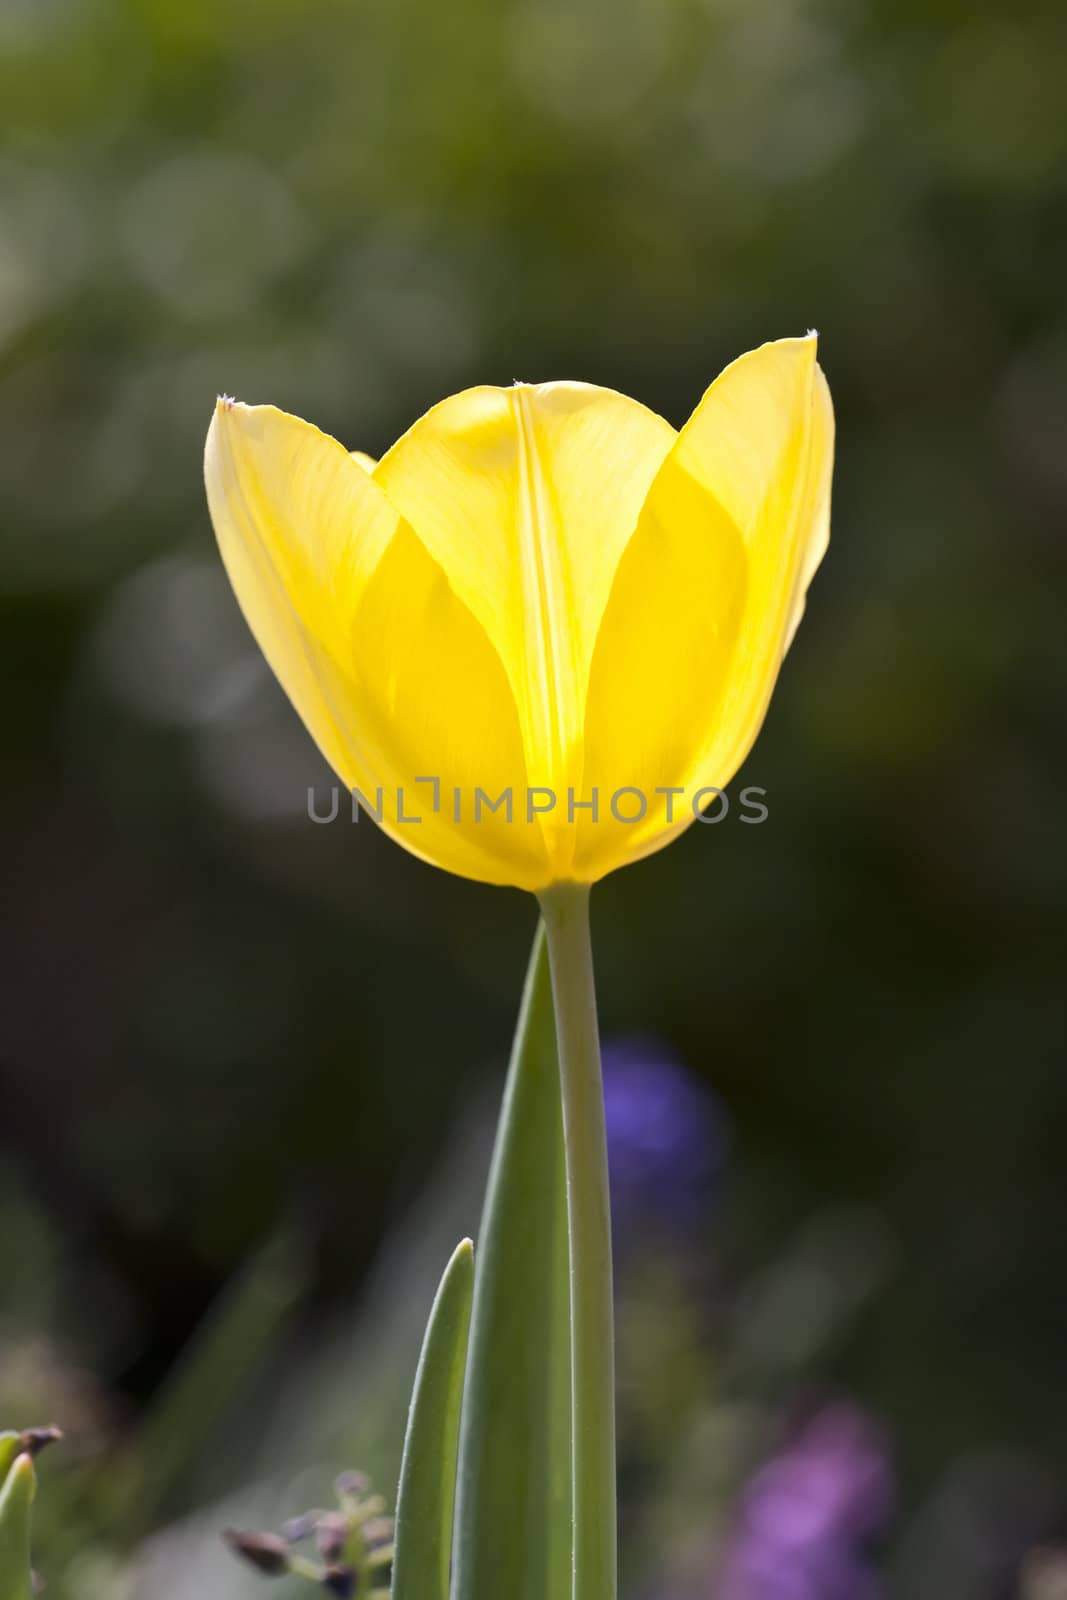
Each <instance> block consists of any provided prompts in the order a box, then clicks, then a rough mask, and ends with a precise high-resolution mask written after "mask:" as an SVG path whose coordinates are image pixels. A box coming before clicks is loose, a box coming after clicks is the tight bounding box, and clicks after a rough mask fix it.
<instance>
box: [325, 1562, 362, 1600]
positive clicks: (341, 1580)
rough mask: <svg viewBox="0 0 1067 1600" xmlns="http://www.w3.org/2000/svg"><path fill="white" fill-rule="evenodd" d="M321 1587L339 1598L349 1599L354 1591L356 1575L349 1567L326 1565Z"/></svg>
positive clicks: (342, 1599) (341, 1599)
mask: <svg viewBox="0 0 1067 1600" xmlns="http://www.w3.org/2000/svg"><path fill="white" fill-rule="evenodd" d="M322 1587H323V1588H324V1589H328V1590H329V1591H330V1593H331V1594H335V1595H338V1596H339V1597H340V1600H351V1597H352V1595H354V1594H355V1592H356V1575H355V1573H354V1572H353V1571H352V1568H351V1567H327V1569H326V1571H325V1572H324V1573H323V1575H322Z"/></svg>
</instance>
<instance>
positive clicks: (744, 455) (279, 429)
mask: <svg viewBox="0 0 1067 1600" xmlns="http://www.w3.org/2000/svg"><path fill="white" fill-rule="evenodd" d="M832 460H833V413H832V409H831V404H830V396H829V391H828V389H827V386H826V381H825V379H824V377H823V374H822V372H821V370H820V368H819V366H818V364H817V361H816V340H815V336H814V335H809V336H808V337H807V338H803V339H783V340H779V341H777V342H775V343H771V344H765V345H762V346H761V347H760V348H759V349H757V350H753V351H750V352H749V353H748V354H747V355H743V356H741V357H740V358H739V359H738V360H737V361H735V362H733V363H732V364H731V365H730V366H729V367H727V368H726V370H725V371H724V372H723V373H722V374H721V375H720V376H719V377H718V378H717V379H716V380H715V382H714V383H713V384H712V385H711V387H710V388H709V389H708V390H707V392H706V394H705V395H704V397H703V399H702V400H701V401H700V404H699V405H698V406H697V408H696V410H695V411H694V412H693V414H692V416H691V417H690V418H689V421H688V422H687V423H686V424H685V426H684V427H683V428H682V429H681V431H680V432H676V431H675V429H674V428H672V427H671V426H670V425H669V424H668V423H667V422H665V421H664V420H663V419H662V418H661V417H659V416H657V415H656V414H655V413H654V412H652V411H649V410H647V409H646V408H645V407H644V406H642V405H640V404H639V403H638V402H637V401H635V400H630V399H627V398H626V396H624V395H621V394H617V393H615V392H614V391H612V390H609V389H600V388H596V387H593V386H591V385H588V384H582V383H546V384H538V385H531V384H516V385H515V386H514V387H513V388H510V389H496V388H488V387H485V388H476V389H468V390H466V391H464V392H463V393H461V394H457V395H453V396H452V398H451V399H448V400H444V401H442V402H441V403H440V404H439V405H436V406H434V407H433V408H432V410H430V411H428V412H427V413H426V415H425V416H424V417H422V418H420V420H419V421H418V422H416V423H415V424H414V426H413V427H412V428H410V429H409V430H408V432H407V433H405V434H404V435H403V437H402V438H401V439H400V440H398V442H397V443H396V444H395V445H393V447H392V448H391V449H390V450H389V451H388V452H387V453H386V454H385V455H384V456H383V457H382V459H381V460H380V461H378V462H374V461H372V460H371V459H370V458H369V457H367V456H362V455H355V454H350V453H349V452H348V451H347V450H346V449H345V448H344V447H343V446H342V445H340V444H338V443H337V441H336V440H334V439H331V438H330V437H328V436H327V435H326V434H323V433H321V432H319V431H318V429H316V428H314V427H312V426H311V425H310V424H309V423H306V422H302V421H301V420H300V419H299V418H297V417H293V416H289V415H287V414H286V413H285V412H283V411H279V410H277V409H275V408H274V407H273V406H245V405H240V404H237V403H235V402H234V401H231V400H228V399H223V400H220V401H219V403H218V407H217V409H216V412H215V416H214V419H213V421H212V424H211V429H210V432H209V434H208V441H207V452H206V479H207V492H208V502H209V505H210V509H211V516H212V519H213V521H214V525H215V530H216V533H217V535H218V540H219V545H220V547H221V551H222V555H223V559H224V561H225V563H226V567H227V570H228V572H229V575H230V578H231V581H232V583H233V586H234V589H235V591H236V593H237V597H238V600H239V602H240V605H241V607H242V609H243V611H244V614H245V617H246V618H247V620H248V623H249V626H250V627H251V629H252V632H253V633H254V634H255V636H256V638H257V640H258V641H259V644H260V646H261V647H262V649H263V652H264V654H265V656H266V658H267V660H268V661H269V663H270V665H271V666H272V668H273V669H274V671H275V673H276V674H277V676H278V678H279V680H280V681H281V683H282V686H283V687H284V689H285V690H286V692H287V694H288V695H289V698H290V699H291V700H292V702H293V704H294V706H295V707H296V709H297V711H298V713H299V714H300V716H301V717H302V718H303V720H304V722H305V723H306V725H307V727H308V729H309V730H310V732H311V734H312V736H313V737H314V739H315V740H316V742H317V743H318V745H319V748H320V749H321V750H322V752H323V754H324V755H325V757H326V759H327V761H328V762H329V763H330V765H331V766H332V767H333V769H334V770H335V772H336V773H337V774H338V776H339V778H340V779H341V781H342V782H343V783H344V784H345V786H346V787H347V788H349V789H352V790H355V791H358V793H359V794H360V796H361V797H362V798H363V800H364V802H365V803H366V804H367V805H368V807H369V809H370V810H371V811H372V812H373V814H374V815H375V816H376V817H377V818H378V820H380V822H381V825H382V826H383V827H384V828H385V830H386V831H387V832H388V833H389V834H391V835H392V837H393V838H394V839H396V840H397V841H398V842H399V843H401V844H402V845H404V846H405V847H406V848H407V849H409V850H411V851H413V852H414V853H415V854H416V855H418V856H421V857H423V858H424V859H426V860H429V861H432V862H434V863H435V864H436V865H438V866H441V867H444V868H446V869H447V870H449V871H451V872H457V873H461V874H463V875H464V876H467V877H471V878H478V879H482V880H485V881H487V882H490V883H498V884H513V885H516V886H519V887H522V888H527V889H533V890H542V889H544V888H546V887H547V886H548V885H550V884H553V883H564V882H576V883H592V882H594V881H596V880H597V879H599V878H601V877H603V876H604V875H605V874H606V873H608V872H611V871H613V870H614V869H615V868H616V867H619V866H622V865H624V864H625V863H626V862H629V861H633V860H637V859H638V858H640V857H642V856H645V855H648V854H649V853H650V852H652V851H654V850H657V849H659V848H660V847H661V846H662V845H664V844H666V843H667V842H668V841H669V840H670V839H671V838H673V837H674V836H675V835H676V834H677V833H679V832H680V831H681V830H682V829H683V828H684V827H686V826H687V825H688V824H689V823H690V822H691V821H692V820H693V818H694V815H695V814H696V812H697V811H698V810H699V808H700V801H701V796H702V793H703V801H704V803H705V804H706V803H707V797H708V794H709V791H711V790H713V789H722V788H724V787H725V786H726V784H727V783H728V782H729V781H730V779H731V778H732V777H733V775H734V774H735V772H736V771H737V769H738V767H739V766H740V764H741V762H742V761H743V760H744V758H745V756H746V754H747V753H748V750H749V749H750V747H751V745H752V742H753V740H754V739H755V737H756V734H757V733H758V731H759V728H760V724H761V723H762V721H763V718H764V715H765V713H766V710H767V705H768V702H769V699H770V695H771V691H772V689H773V687H774V682H775V679H776V677H777V675H778V669H779V666H780V664H781V661H782V657H783V656H784V654H785V652H786V650H787V649H788V647H789V643H790V641H791V639H792V637H793V633H794V631H795V629H796V626H797V623H798V622H799V620H800V616H801V612H802V611H803V607H804V595H805V591H806V590H807V587H808V583H809V581H810V579H811V577H812V574H813V573H814V571H815V569H816V567H817V566H818V564H819V561H820V560H821V558H822V555H823V553H824V551H825V549H826V544H827V539H828V535H829V505H830V475H831V467H832ZM505 797H508V798H505ZM494 806H495V809H493V807H494ZM415 818H418V820H417V821H416V820H414V819H415Z"/></svg>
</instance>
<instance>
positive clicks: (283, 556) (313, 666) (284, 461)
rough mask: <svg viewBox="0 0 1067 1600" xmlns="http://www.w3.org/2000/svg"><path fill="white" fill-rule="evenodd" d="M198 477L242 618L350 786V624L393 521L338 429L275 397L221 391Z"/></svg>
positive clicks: (353, 771) (355, 760)
mask: <svg viewBox="0 0 1067 1600" xmlns="http://www.w3.org/2000/svg"><path fill="white" fill-rule="evenodd" d="M204 477H205V481H206V485H207V497H208V507H209V509H210V512H211V519H212V522H213V523H214V526H215V533H216V536H217V538H218V541H219V549H220V551H221V553H222V559H223V561H224V563H225V566H226V570H227V572H228V573H229V577H230V582H231V583H232V584H233V587H234V592H235V594H236V595H237V600H238V603H239V605H240V607H241V610H242V611H243V612H244V615H245V619H246V621H247V622H248V625H249V627H250V628H251V629H252V632H253V633H254V634H255V636H256V639H257V641H258V642H259V645H260V648H261V649H262V651H263V654H264V655H265V656H266V658H267V661H268V662H269V664H270V666H271V667H272V668H273V670H274V672H275V674H276V676H277V678H278V680H279V682H280V683H281V685H282V688H283V689H284V690H285V692H286V694H287V695H288V696H289V698H290V700H291V701H292V702H293V705H294V706H295V707H296V710H297V712H298V713H299V715H300V716H301V717H302V719H303V721H304V722H305V724H306V725H307V727H308V730H309V732H310V733H311V735H312V737H313V738H314V739H315V741H316V743H317V744H318V746H319V748H320V749H321V750H322V752H323V754H324V756H325V757H326V759H327V761H329V763H330V765H331V766H332V767H333V768H334V770H335V771H336V772H337V773H338V775H339V776H340V777H341V779H342V781H343V782H344V783H345V784H346V785H348V786H349V787H351V786H353V785H354V784H355V783H356V781H357V774H358V772H359V771H361V770H362V763H361V762H360V759H359V732H358V725H357V722H356V721H355V719H354V706H353V674H352V668H351V663H350V661H349V659H348V635H349V623H350V619H351V616H352V614H353V611H354V609H355V606H356V605H357V603H358V600H359V597H360V595H361V593H362V590H363V588H364V586H365V584H366V582H367V579H368V577H369V576H370V575H371V573H373V571H374V569H375V567H376V565H377V563H378V561H379V560H380V559H381V555H382V553H383V551H384V550H385V549H386V547H387V546H388V544H389V541H390V540H391V538H392V537H393V534H394V533H395V532H396V529H397V527H398V526H399V520H400V519H399V518H398V517H397V515H396V512H395V511H394V510H393V509H392V507H391V506H390V505H389V503H388V501H387V500H386V498H385V496H384V495H383V494H382V492H381V490H380V489H378V488H377V487H376V486H375V484H374V481H373V479H372V478H371V477H370V476H369V475H368V474H367V473H366V472H365V471H364V470H363V469H362V468H361V467H359V466H358V465H357V464H356V462H354V461H353V460H352V458H351V457H350V456H349V454H348V452H347V451H346V450H345V449H344V447H343V446H342V445H340V444H338V442H337V440H336V439H331V438H330V437H329V436H328V435H327V434H324V433H321V432H320V431H319V429H318V428H313V427H311V425H310V424H309V423H306V422H302V421H301V420H300V418H299V417H293V416H289V415H288V414H287V413H286V412H284V411H278V410H277V409H276V408H275V407H274V406H245V405H240V404H237V403H235V402H233V401H230V400H220V401H219V403H218V406H217V407H216V410H215V415H214V417H213V419H212V423H211V428H210V430H209V432H208V438H207V447H206V450H205V455H204Z"/></svg>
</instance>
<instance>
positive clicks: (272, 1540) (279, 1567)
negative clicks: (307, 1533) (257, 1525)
mask: <svg viewBox="0 0 1067 1600" xmlns="http://www.w3.org/2000/svg"><path fill="white" fill-rule="evenodd" d="M222 1537H223V1538H224V1539H225V1540H226V1543H227V1544H228V1545H229V1547H230V1549H231V1550H232V1551H233V1553H234V1555H237V1556H240V1557H241V1559H242V1560H244V1561H247V1562H248V1564H249V1565H250V1566H253V1567H255V1569H256V1571H257V1572H262V1573H263V1574H264V1576H265V1577H268V1578H280V1577H281V1576H282V1574H283V1573H286V1572H288V1571H289V1546H288V1545H287V1544H286V1542H285V1540H284V1539H279V1537H278V1535H277V1534H276V1533H242V1532H240V1530H239V1529H237V1528H227V1529H226V1532H225V1533H224V1534H223V1536H222Z"/></svg>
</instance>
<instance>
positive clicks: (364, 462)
mask: <svg viewBox="0 0 1067 1600" xmlns="http://www.w3.org/2000/svg"><path fill="white" fill-rule="evenodd" d="M348 453H349V455H350V456H351V457H352V460H353V461H355V462H356V464H357V465H358V466H361V467H362V468H363V470H364V472H373V471H374V469H375V467H376V466H377V465H378V463H377V462H376V461H375V459H374V457H373V456H369V455H368V454H367V452H366V451H365V450H350V451H349V452H348Z"/></svg>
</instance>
